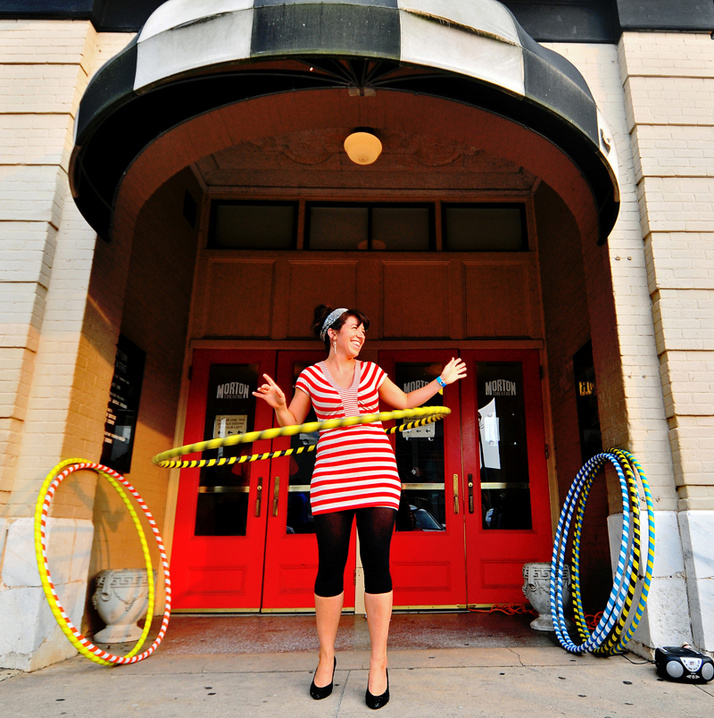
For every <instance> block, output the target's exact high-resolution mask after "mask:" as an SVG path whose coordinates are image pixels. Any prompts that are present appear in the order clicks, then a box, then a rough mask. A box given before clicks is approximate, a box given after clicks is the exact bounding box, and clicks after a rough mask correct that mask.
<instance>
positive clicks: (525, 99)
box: [70, 0, 619, 238]
mask: <svg viewBox="0 0 714 718" xmlns="http://www.w3.org/2000/svg"><path fill="white" fill-rule="evenodd" d="M330 58H344V59H349V60H350V61H357V62H358V61H360V60H365V61H366V60H369V61H380V62H382V63H383V64H385V65H386V66H387V67H389V66H392V67H405V66H406V67H412V68H422V69H425V70H428V72H424V73H423V75H422V76H420V77H416V78H415V77H413V76H412V77H410V78H409V81H408V86H407V85H405V84H404V83H405V81H404V79H403V78H402V77H401V76H400V75H399V73H393V74H392V76H390V73H389V72H385V71H381V72H380V73H377V75H378V77H376V76H375V75H374V74H373V76H371V77H366V76H364V75H363V76H359V75H358V73H355V74H354V76H353V77H349V76H346V77H343V78H340V77H337V76H335V75H334V73H321V72H317V73H316V72H307V70H306V71H305V72H299V71H293V72H284V71H276V70H275V69H272V70H271V69H269V68H268V69H265V70H262V71H261V65H265V61H275V60H301V59H302V60H308V62H309V63H310V64H311V65H313V66H314V65H317V66H318V69H319V64H320V61H321V60H323V61H327V60H328V59H330ZM266 67H267V65H266ZM390 77H391V79H390ZM370 82H374V83H377V84H378V85H379V86H380V87H383V88H387V89H396V90H399V89H408V91H409V92H411V93H423V94H428V95H430V96H432V97H443V98H446V99H453V100H458V101H459V102H462V103H467V104H471V105H473V106H476V107H480V108H482V109H486V110H489V111H492V112H496V113H498V114H500V115H502V116H504V117H506V118H508V119H511V120H513V121H516V122H518V123H520V124H522V125H524V126H526V127H528V128H530V129H532V130H533V131H535V132H537V133H539V134H541V135H543V136H545V137H546V138H548V139H549V140H551V142H553V143H554V144H555V145H557V146H558V147H560V148H561V149H562V150H563V151H564V152H565V153H566V154H568V156H570V157H571V158H572V160H573V162H574V163H575V164H576V165H577V166H578V167H579V168H580V171H581V173H582V174H583V175H584V176H585V177H586V179H587V180H588V182H589V183H590V186H591V188H592V191H593V195H594V197H595V200H596V203H597V206H598V209H599V214H600V225H601V226H600V236H601V237H602V238H604V237H606V236H607V234H608V233H609V231H610V229H611V228H612V226H613V224H614V221H615V218H616V216H617V212H618V207H619V196H618V186H617V175H616V167H617V159H616V157H615V154H614V146H613V145H612V142H611V140H610V139H609V133H608V130H607V128H606V126H605V124H604V122H603V119H602V116H601V115H600V113H599V111H598V109H597V106H596V104H595V101H594V100H593V97H592V94H591V93H590V90H589V89H588V86H587V84H586V82H585V81H584V79H583V78H582V76H581V75H580V73H579V72H578V71H577V70H576V69H575V67H574V66H573V65H572V64H571V63H569V62H568V61H567V60H566V59H564V58H563V57H562V56H560V55H558V54H557V53H555V52H553V51H551V50H548V49H546V48H544V47H542V46H541V45H539V44H538V43H537V42H535V41H534V40H533V39H532V38H531V37H530V36H528V35H527V34H526V33H525V32H524V30H523V29H522V28H521V27H520V25H519V24H518V23H517V22H516V20H515V18H514V17H513V15H512V14H511V13H510V11H509V10H507V9H506V8H505V7H504V6H503V5H502V4H501V3H500V2H497V1H496V0H324V1H322V2H320V1H316V0H170V1H169V2H167V3H165V4H164V5H162V6H161V7H159V8H158V9H157V10H156V12H155V13H154V14H153V15H152V16H151V17H150V18H149V19H148V20H147V22H146V24H145V26H144V27H143V29H142V30H141V32H140V33H139V34H138V35H137V36H136V37H135V38H134V40H133V41H132V42H131V43H130V44H129V45H128V46H127V47H126V48H125V49H124V50H123V51H122V52H121V53H119V55H117V56H116V57H115V58H113V59H112V60H111V61H109V62H108V63H107V64H106V65H105V66H104V67H102V68H101V69H100V70H99V71H98V72H97V74H96V75H95V77H94V78H93V79H92V81H91V82H90V84H89V86H88V88H87V90H86V92H85V94H84V97H83V99H82V102H81V105H80V108H79V112H78V115H77V122H76V127H75V148H74V152H73V155H72V166H71V173H70V174H71V177H70V181H71V183H72V188H73V192H74V195H75V199H76V202H77V204H78V206H79V208H80V210H81V211H82V213H83V214H84V216H85V217H86V218H87V220H88V221H89V222H90V224H91V225H92V226H93V227H94V228H95V229H96V230H97V231H98V232H99V234H100V235H104V236H106V234H107V233H108V230H109V228H110V226H111V217H112V211H113V205H114V199H115V196H116V192H117V189H118V187H119V185H120V183H121V179H122V177H123V175H124V173H125V172H126V170H127V168H128V167H129V165H130V164H131V163H132V161H133V159H134V158H135V157H136V156H137V155H138V154H140V153H141V151H142V150H143V149H144V148H145V147H147V146H148V145H149V144H150V143H151V142H152V141H153V140H154V139H155V138H156V137H158V136H159V135H160V134H162V133H164V132H166V131H167V130H168V129H170V128H172V127H175V126H176V125H178V124H180V123H182V122H185V121H186V120H189V119H191V118H192V117H196V116H198V115H199V114H202V113H205V112H209V111H210V110H212V109H215V108H217V107H221V106H225V105H227V104H229V103H232V102H238V101H241V100H246V99H250V98H252V97H258V96H261V95H265V94H274V93H277V92H292V91H295V90H303V89H313V88H316V87H319V88H325V87H329V86H335V87H345V86H349V85H351V84H353V85H355V86H356V87H357V86H360V89H362V90H363V89H364V86H365V85H369V84H370ZM476 90H477V91H476Z"/></svg>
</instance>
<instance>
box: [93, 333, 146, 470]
mask: <svg viewBox="0 0 714 718" xmlns="http://www.w3.org/2000/svg"><path fill="white" fill-rule="evenodd" d="M145 361H146V352H145V351H143V350H142V349H139V347H137V346H136V344H133V343H132V342H130V341H129V340H128V339H127V338H126V337H123V336H120V337H119V341H118V342H117V354H116V359H115V360H114V377H113V378H112V388H111V391H110V392H109V403H108V404H107V419H106V422H105V424H104V448H103V450H102V460H101V461H102V463H103V464H105V465H106V466H108V467H109V468H111V469H114V470H115V471H118V472H119V473H120V474H126V473H128V472H129V471H130V469H131V453H132V449H133V448H134V434H135V432H136V419H137V416H138V413H139V399H140V397H141V382H142V380H143V378H144V363H145Z"/></svg>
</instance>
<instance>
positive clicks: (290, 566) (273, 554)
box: [263, 351, 356, 610]
mask: <svg viewBox="0 0 714 718" xmlns="http://www.w3.org/2000/svg"><path fill="white" fill-rule="evenodd" d="M324 356H325V354H324V352H320V351H318V352H310V351H302V352H280V353H279V355H278V367H277V379H276V381H277V383H278V385H279V386H280V387H282V388H283V390H284V391H285V393H286V396H287V399H288V402H289V401H290V399H291V398H292V395H293V390H294V385H295V380H296V379H297V378H298V376H299V374H300V372H301V371H302V370H303V369H304V368H305V367H307V366H309V365H310V364H314V363H315V362H318V361H320V360H322V359H324ZM315 420H316V417H315V413H314V411H313V410H310V414H309V415H308V416H307V418H306V419H305V421H306V422H312V421H315ZM317 439H318V434H317V433H314V434H296V435H295V436H292V437H284V438H280V439H276V440H275V441H274V442H273V450H275V451H278V450H280V451H284V450H287V449H293V450H294V451H295V452H296V453H294V454H291V455H290V456H285V457H281V458H278V459H274V460H273V461H272V462H271V468H270V477H271V494H270V496H269V501H270V507H269V511H268V532H267V536H266V543H265V567H266V568H265V580H264V586H263V610H300V609H307V610H312V608H313V607H314V605H315V601H314V585H315V576H316V575H317V541H316V540H315V529H314V527H313V523H312V513H311V511H310V479H311V477H312V470H313V467H314V466H315V453H314V447H315V445H316V444H317ZM308 447H312V448H313V450H312V451H307V449H308ZM298 450H301V453H297V452H298ZM353 530H354V527H353ZM355 546H356V541H355V536H354V533H353V536H352V543H351V545H350V553H349V556H348V559H347V567H346V568H345V581H344V586H345V598H344V606H345V608H350V607H354V605H355V604H354V597H355V587H354V572H355Z"/></svg>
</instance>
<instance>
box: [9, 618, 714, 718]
mask: <svg viewBox="0 0 714 718" xmlns="http://www.w3.org/2000/svg"><path fill="white" fill-rule="evenodd" d="M172 620H173V619H172ZM503 620H509V621H510V622H511V625H516V629H517V630H514V631H512V634H513V635H511V636H509V635H506V634H505V633H498V632H496V633H494V632H493V627H494V625H495V626H496V627H499V626H500V625H502V624H501V623H499V621H501V622H502V621H503ZM519 620H520V624H519V623H518V622H517V621H512V620H511V619H500V618H497V619H488V622H487V623H486V624H484V623H483V622H482V623H478V621H483V619H480V618H477V619H472V618H471V617H469V616H463V615H462V616H455V617H449V616H447V617H443V616H440V617H438V620H436V619H434V620H432V621H431V622H430V623H429V625H428V626H426V625H425V624H423V623H420V622H419V620H418V619H415V618H414V617H413V616H409V617H404V618H400V617H397V616H395V620H394V624H395V630H394V634H395V641H394V643H395V644H396V645H395V646H393V647H392V649H391V650H390V655H389V661H390V668H389V678H390V691H391V695H392V699H391V701H390V703H389V704H388V705H387V706H385V707H384V708H382V709H381V710H380V711H379V712H378V713H377V712H376V711H371V710H369V709H368V708H367V707H366V705H365V703H364V693H365V688H366V685H367V667H368V661H369V651H368V649H367V644H366V643H365V640H366V639H365V638H364V635H363V632H364V630H365V629H364V627H363V625H362V623H361V619H359V618H346V619H345V630H344V631H343V634H346V638H345V639H343V643H342V644H340V643H338V656H337V671H336V674H335V689H334V691H333V694H332V695H331V696H330V697H328V698H326V699H325V700H322V701H313V700H312V699H311V698H310V697H309V695H308V687H309V685H310V681H311V679H312V673H313V671H314V669H315V662H316V658H315V652H314V648H315V646H313V645H312V643H311V644H310V645H309V646H306V645H303V644H304V643H305V642H306V641H308V639H307V638H303V637H301V635H300V634H301V632H302V630H303V627H304V630H305V636H307V635H308V633H307V631H308V628H309V627H310V626H311V624H312V622H313V621H314V619H313V618H312V617H308V616H305V617H289V618H279V617H274V618H267V619H266V618H263V619H261V618H257V617H241V618H239V619H235V620H233V622H232V623H228V622H227V619H222V618H203V619H196V618H194V617H177V619H176V620H175V625H174V631H173V637H172V636H171V632H172V629H171V626H170V627H169V633H168V634H167V639H166V640H165V641H164V644H162V646H161V647H160V648H159V650H158V651H157V652H156V654H155V655H153V656H152V657H151V658H149V659H147V660H145V661H142V662H140V663H138V664H135V665H132V666H120V667H117V668H104V667H102V666H98V665H96V664H94V663H92V662H90V661H88V660H87V659H86V658H83V657H81V656H77V657H76V658H72V659H70V660H68V661H65V662H64V663H61V664H58V665H56V666H52V667H50V668H46V669H44V670H41V671H37V672H35V673H30V674H23V673H14V672H9V671H4V672H3V671H0V679H2V678H4V680H2V681H1V682H0V711H1V712H2V715H4V716H5V715H7V716H21V717H22V718H31V717H32V718H34V717H35V716H37V717H38V718H39V717H41V718H55V717H58V718H59V717H60V716H66V717H67V718H78V717H82V718H84V717H85V716H93V717H95V718H104V717H105V716H106V717H107V718H108V717H110V716H111V717H112V718H117V717H119V718H122V717H123V716H135V715H152V716H155V717H156V718H164V717H166V718H169V717H170V718H177V717H180V718H194V717H195V718H206V717H207V716H217V717H220V716H250V717H251V718H253V717H255V718H287V716H295V718H302V717H303V716H305V717H307V716H310V717H311V718H320V717H321V716H331V717H338V718H351V717H352V716H369V715H376V714H378V715H380V716H384V717H385V718H386V717H387V716H400V717H401V716H409V718H435V717H437V716H439V717H441V716H445V717H446V716H449V717H450V716H489V717H497V716H507V717H509V718H517V717H520V716H529V717H530V716H539V717H546V718H549V717H550V716H579V717H580V716H582V717H590V716H592V717H593V718H606V717H607V716H609V717H610V718H618V717H621V716H628V717H631V716H648V717H649V718H659V717H660V716H661V717H663V718H664V717H665V716H667V717H669V716H673V717H674V716H676V717H677V718H711V716H714V682H712V683H709V684H705V685H702V686H699V685H689V684H678V683H672V682H669V681H662V680H660V679H659V678H658V677H657V674H656V672H655V668H654V665H653V664H652V663H649V662H647V661H645V660H643V659H641V658H639V657H637V656H634V655H630V654H628V655H626V656H617V657H612V658H595V657H593V656H592V655H589V654H586V655H582V656H581V655H571V654H569V653H567V652H566V651H564V650H563V649H562V648H560V647H559V646H557V645H553V643H552V638H551V637H550V636H549V635H548V636H543V634H541V635H537V634H536V635H533V636H532V637H531V636H530V635H529V634H528V633H527V632H526V631H525V630H524V631H520V628H518V626H519V625H525V627H526V629H527V623H525V624H524V623H523V620H525V619H519ZM472 623H473V625H476V626H477V628H478V630H477V628H473V629H472V630H471V631H469V626H470V625H471V624H472ZM286 625H287V626H289V627H290V628H289V631H290V632H289V634H286V633H285V632H284V626H286ZM226 626H230V633H226V632H225V631H224V633H226V635H225V637H224V642H223V643H220V642H219V641H218V640H214V638H215V636H216V635H217V633H218V629H219V628H221V629H225V628H226ZM256 627H258V628H259V630H258V631H257V630H256ZM452 628H453V636H454V637H455V636H456V635H458V637H459V639H460V640H461V647H457V646H455V645H454V641H453V640H452V639H451V638H449V636H450V631H451V629H452ZM457 628H458V632H457V630H456V629H457ZM271 636H275V638H271ZM425 638H428V639H429V641H430V642H431V644H432V645H440V646H441V647H423V644H422V643H421V641H423V640H424V639H425ZM309 641H311V642H314V638H313V637H312V636H310V638H309ZM464 643H467V644H469V645H466V646H464V645H463V644H464ZM507 643H510V644H511V645H505V644H507ZM496 644H500V645H496ZM276 645H277V646H280V649H279V650H275V648H276ZM315 645H316V644H315ZM415 645H418V646H419V647H414V646H415ZM444 646H446V647H444ZM235 649H238V650H235Z"/></svg>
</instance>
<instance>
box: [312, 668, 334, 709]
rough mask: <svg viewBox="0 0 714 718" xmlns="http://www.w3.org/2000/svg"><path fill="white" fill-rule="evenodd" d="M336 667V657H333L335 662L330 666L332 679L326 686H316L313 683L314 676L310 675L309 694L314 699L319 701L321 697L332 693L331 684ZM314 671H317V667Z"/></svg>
mask: <svg viewBox="0 0 714 718" xmlns="http://www.w3.org/2000/svg"><path fill="white" fill-rule="evenodd" d="M336 669H337V657H335V663H334V666H333V667H332V680H331V681H330V682H329V683H328V684H327V685H326V686H316V685H315V676H314V675H313V677H312V683H311V684H310V695H311V696H312V697H313V698H314V699H315V700H316V701H321V700H322V699H323V698H327V696H329V695H330V693H332V686H333V684H334V682H335V670H336ZM315 673H317V668H316V669H315Z"/></svg>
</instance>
